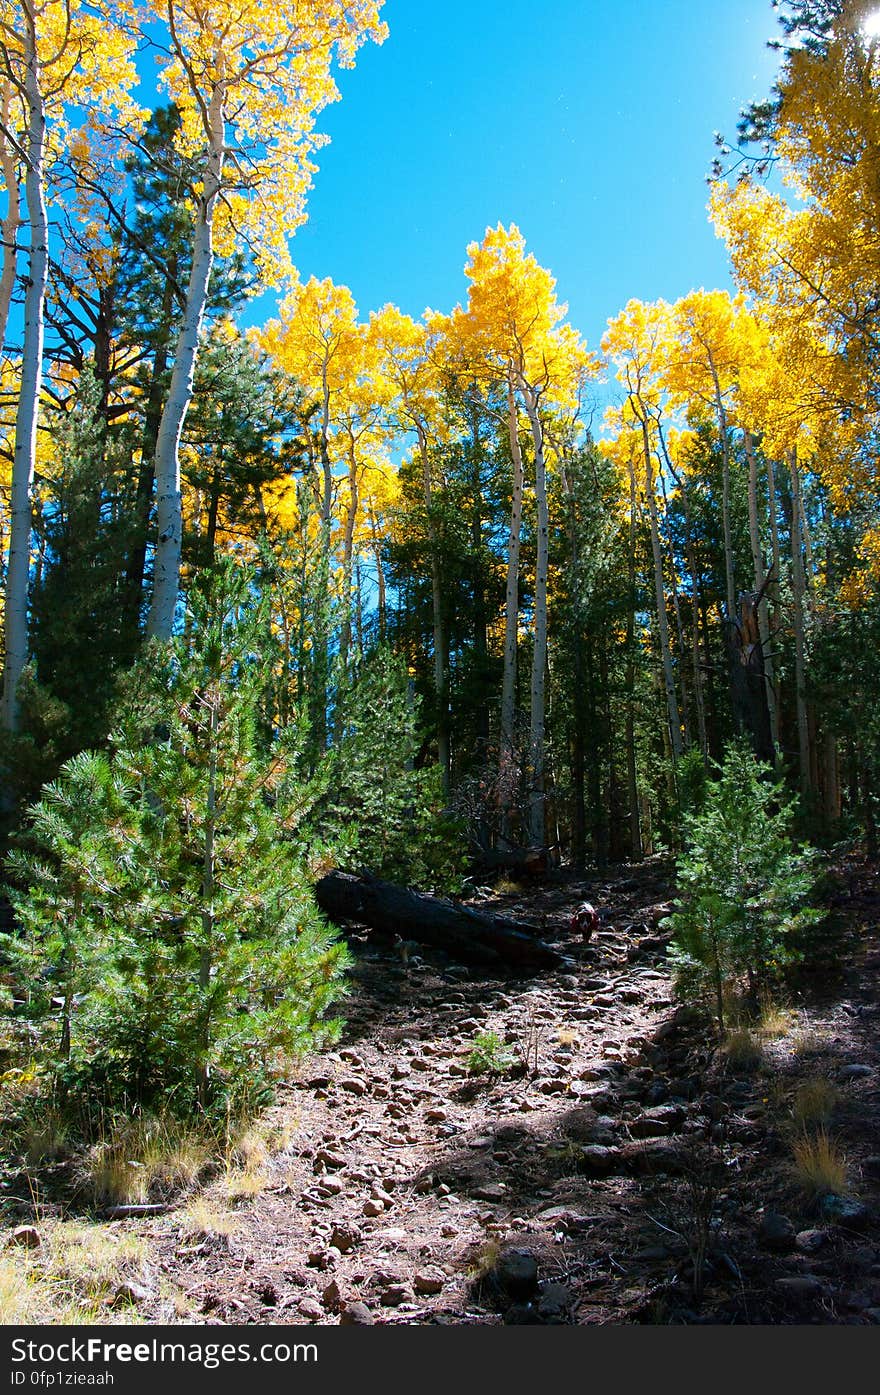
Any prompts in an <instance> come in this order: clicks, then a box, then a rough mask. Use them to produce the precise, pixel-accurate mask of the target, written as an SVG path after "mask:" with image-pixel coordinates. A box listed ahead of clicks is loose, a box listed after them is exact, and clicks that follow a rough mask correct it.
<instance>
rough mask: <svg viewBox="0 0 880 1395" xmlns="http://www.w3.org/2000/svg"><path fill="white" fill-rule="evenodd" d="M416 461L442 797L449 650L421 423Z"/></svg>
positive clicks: (447, 759)
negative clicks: (427, 557) (426, 554)
mask: <svg viewBox="0 0 880 1395" xmlns="http://www.w3.org/2000/svg"><path fill="white" fill-rule="evenodd" d="M417 434H418V443H419V459H420V461H421V464H422V493H423V496H424V500H425V517H426V519H427V525H428V542H429V545H430V549H431V626H432V630H433V643H434V702H435V704H436V724H437V764H438V765H439V766H440V778H441V780H442V783H443V792H444V794H445V793H447V792H448V790H449V775H450V753H449V696H448V681H447V673H448V670H449V646H448V640H447V636H446V620H445V617H444V614H443V577H442V575H441V570H440V538H439V535H438V532H437V524H436V521H435V519H434V489H433V481H432V479H431V457H430V454H429V452H428V438H427V435H426V433H425V429H424V427H423V426H422V424H421V423H419V424H418V426H417Z"/></svg>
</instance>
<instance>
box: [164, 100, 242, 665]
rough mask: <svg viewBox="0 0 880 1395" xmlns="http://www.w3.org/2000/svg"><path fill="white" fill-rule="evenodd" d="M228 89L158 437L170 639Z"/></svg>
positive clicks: (212, 121) (210, 156) (216, 110)
mask: <svg viewBox="0 0 880 1395" xmlns="http://www.w3.org/2000/svg"><path fill="white" fill-rule="evenodd" d="M225 102H226V89H225V83H224V82H223V81H222V80H221V81H218V82H216V83H215V85H214V89H213V91H212V93H211V102H210V106H209V108H208V122H207V125H208V130H207V136H208V153H207V157H206V160H205V168H204V174H203V188H202V194H201V198H200V200H199V207H198V212H197V214H196V220H195V227H194V230H193V259H192V268H191V271H190V277H189V284H188V286H187V291H186V305H185V307H184V312H183V322H182V324H181V327H180V334H179V335H178V339H177V349H176V353H175V357H174V369H173V371H172V374H171V385H170V387H169V390H168V397H167V400H166V402H165V407H164V410H163V412H162V419H161V422H160V423H159V433H158V439H157V442H156V515H157V528H158V540H157V544H156V557H155V563H154V570H153V600H152V604H151V606H150V614H149V618H148V621H147V634H148V635H150V636H151V637H152V638H156V639H160V640H167V639H170V638H171V633H172V630H173V628H174V615H175V610H176V608H177V598H178V593H179V590H180V558H181V550H182V545H183V501H182V496H181V490H180V438H181V435H182V432H183V423H184V421H185V419H186V414H187V411H188V410H189V405H190V403H191V401H192V394H193V381H194V377H195V368H196V359H197V357H198V350H199V332H200V330H201V326H202V320H203V318H204V313H205V306H206V305H207V301H208V286H209V284H210V279H211V269H212V266H213V264H214V246H213V224H214V208H215V206H216V203H217V196H218V194H219V192H220V188H221V184H222V180H223V157H224V150H225V143H226V110H225Z"/></svg>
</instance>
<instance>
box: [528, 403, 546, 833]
mask: <svg viewBox="0 0 880 1395" xmlns="http://www.w3.org/2000/svg"><path fill="white" fill-rule="evenodd" d="M524 398H525V404H526V412H527V413H528V418H529V426H530V427H531V432H532V443H533V445H534V448H535V502H536V505H537V512H538V520H537V521H538V537H537V556H536V562H535V635H534V648H533V651H532V692H531V711H530V723H529V756H530V763H531V782H530V794H529V837H530V839H531V842H532V844H533V845H534V846H537V847H542V846H543V844H544V842H545V826H546V819H545V809H544V784H545V779H544V774H545V770H544V767H545V749H544V744H545V743H544V728H545V718H546V714H545V676H546V672H547V573H548V569H549V558H550V524H549V516H548V509H547V465H546V459H545V455H544V428H543V425H542V423H541V417H540V413H539V411H538V407H539V402H540V398H539V394H538V393H537V392H535V390H534V389H533V388H526V389H525V391H524Z"/></svg>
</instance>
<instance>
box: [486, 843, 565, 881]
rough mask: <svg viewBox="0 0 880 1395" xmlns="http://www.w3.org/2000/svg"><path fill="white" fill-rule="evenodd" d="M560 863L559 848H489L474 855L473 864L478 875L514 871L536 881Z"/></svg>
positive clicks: (515, 874)
mask: <svg viewBox="0 0 880 1395" xmlns="http://www.w3.org/2000/svg"><path fill="white" fill-rule="evenodd" d="M558 865H559V851H558V849H557V848H489V849H480V851H479V852H477V853H476V854H475V855H474V858H473V866H474V871H475V872H476V874H477V875H478V876H491V875H492V874H493V873H496V872H512V873H513V875H514V876H520V877H528V878H530V879H532V880H534V881H537V880H539V879H540V878H542V877H546V875H547V873H548V872H550V871H551V870H552V869H553V868H554V867H557V866H558Z"/></svg>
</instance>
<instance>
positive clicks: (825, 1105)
mask: <svg viewBox="0 0 880 1395" xmlns="http://www.w3.org/2000/svg"><path fill="white" fill-rule="evenodd" d="M839 1099H840V1091H839V1090H838V1088H837V1086H836V1085H835V1084H834V1083H833V1082H832V1081H831V1080H828V1079H827V1078H826V1077H825V1076H822V1075H817V1076H814V1077H813V1078H812V1079H811V1080H804V1081H803V1082H802V1083H801V1084H800V1085H799V1086H798V1087H797V1090H796V1091H795V1095H794V1099H793V1100H792V1104H791V1117H792V1120H793V1122H794V1125H795V1127H796V1128H797V1129H798V1130H800V1131H801V1132H803V1131H804V1130H805V1129H808V1128H810V1127H811V1126H813V1125H816V1124H818V1125H820V1126H821V1127H822V1128H826V1127H827V1126H828V1125H829V1124H830V1123H831V1120H832V1118H833V1117H834V1111H835V1109H836V1108H837V1104H838V1102H839Z"/></svg>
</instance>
